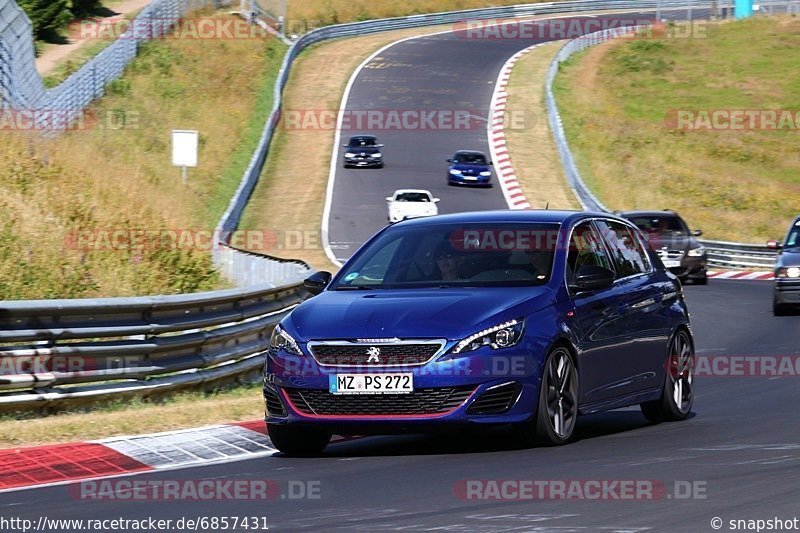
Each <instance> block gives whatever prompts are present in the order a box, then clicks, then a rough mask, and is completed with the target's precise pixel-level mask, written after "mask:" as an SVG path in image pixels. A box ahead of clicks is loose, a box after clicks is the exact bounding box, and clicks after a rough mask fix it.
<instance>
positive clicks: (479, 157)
mask: <svg viewBox="0 0 800 533" xmlns="http://www.w3.org/2000/svg"><path fill="white" fill-rule="evenodd" d="M453 162H455V163H459V164H461V165H485V164H486V157H485V156H484V155H483V154H463V153H462V154H456V156H455V158H454V159H453Z"/></svg>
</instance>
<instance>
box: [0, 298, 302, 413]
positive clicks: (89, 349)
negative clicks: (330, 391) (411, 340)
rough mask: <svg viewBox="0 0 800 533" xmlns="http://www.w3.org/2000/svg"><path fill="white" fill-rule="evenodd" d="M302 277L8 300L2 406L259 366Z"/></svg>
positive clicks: (28, 406) (199, 381)
mask: <svg viewBox="0 0 800 533" xmlns="http://www.w3.org/2000/svg"><path fill="white" fill-rule="evenodd" d="M305 296H306V293H305V290H304V289H303V288H302V285H292V286H288V287H283V288H280V289H275V288H273V287H271V286H266V287H265V286H256V287H252V288H249V289H234V290H228V291H217V292H209V293H199V294H192V295H179V296H154V297H137V298H105V299H84V300H39V301H20V302H3V303H2V304H0V411H18V410H32V409H36V410H46V409H49V408H57V407H61V406H63V405H64V404H69V405H80V404H82V403H90V402H96V401H102V400H109V399H117V398H124V397H128V396H133V395H135V396H152V395H157V394H163V393H165V392H174V391H175V390H179V389H182V388H187V387H192V388H200V387H201V386H202V385H211V384H219V383H221V382H226V381H231V380H236V379H243V378H247V377H249V376H251V375H257V374H258V373H259V372H260V371H261V367H262V366H263V364H264V359H263V352H264V350H265V347H266V346H267V343H268V339H269V335H270V333H271V330H272V328H273V327H274V325H275V324H277V322H278V321H279V320H280V319H281V318H282V317H283V316H284V315H285V314H286V313H287V312H288V311H289V310H290V309H291V308H292V307H294V306H295V305H297V304H298V303H300V302H301V301H302V300H303V299H304V298H305Z"/></svg>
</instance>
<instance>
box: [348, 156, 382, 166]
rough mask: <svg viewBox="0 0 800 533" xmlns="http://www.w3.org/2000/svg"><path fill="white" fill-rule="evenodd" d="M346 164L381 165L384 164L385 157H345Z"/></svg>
mask: <svg viewBox="0 0 800 533" xmlns="http://www.w3.org/2000/svg"><path fill="white" fill-rule="evenodd" d="M344 164H345V165H347V166H353V167H380V166H383V158H379V159H375V158H373V157H369V156H367V157H360V156H359V157H345V158H344Z"/></svg>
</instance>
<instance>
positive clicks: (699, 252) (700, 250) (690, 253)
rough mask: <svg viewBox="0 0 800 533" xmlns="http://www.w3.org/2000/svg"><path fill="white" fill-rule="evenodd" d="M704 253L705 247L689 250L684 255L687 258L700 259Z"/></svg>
mask: <svg viewBox="0 0 800 533" xmlns="http://www.w3.org/2000/svg"><path fill="white" fill-rule="evenodd" d="M705 253H706V247H705V246H700V247H699V248H693V249H691V250H689V251H688V252H687V253H686V255H688V256H689V257H701V256H702V255H704V254H705Z"/></svg>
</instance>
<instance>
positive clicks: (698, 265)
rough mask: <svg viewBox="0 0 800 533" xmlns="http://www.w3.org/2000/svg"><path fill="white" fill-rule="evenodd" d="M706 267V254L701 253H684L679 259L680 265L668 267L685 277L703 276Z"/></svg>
mask: <svg viewBox="0 0 800 533" xmlns="http://www.w3.org/2000/svg"><path fill="white" fill-rule="evenodd" d="M707 268H708V256H706V255H705V254H704V255H701V256H699V257H690V256H688V255H685V254H684V256H683V257H682V258H681V259H680V265H679V266H677V267H668V269H669V271H670V272H672V273H673V274H675V275H676V276H678V277H679V278H682V279H685V278H690V279H697V278H705V277H706V276H707V275H708V274H707Z"/></svg>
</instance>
